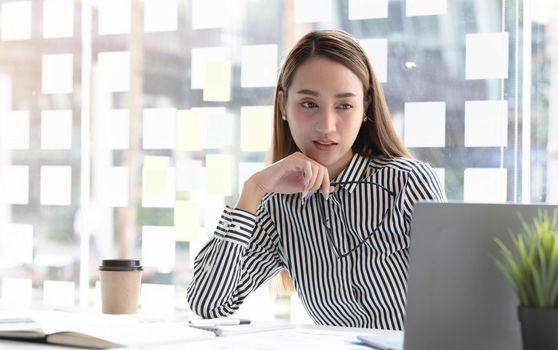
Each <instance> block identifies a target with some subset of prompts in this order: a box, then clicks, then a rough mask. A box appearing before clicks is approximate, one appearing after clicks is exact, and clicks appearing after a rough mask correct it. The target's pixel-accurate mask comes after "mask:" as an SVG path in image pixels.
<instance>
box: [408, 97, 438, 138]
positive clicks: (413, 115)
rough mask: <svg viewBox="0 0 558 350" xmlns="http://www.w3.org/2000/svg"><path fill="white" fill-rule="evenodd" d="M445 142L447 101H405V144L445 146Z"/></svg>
mask: <svg viewBox="0 0 558 350" xmlns="http://www.w3.org/2000/svg"><path fill="white" fill-rule="evenodd" d="M445 142H446V104H445V102H409V103H405V145H406V146H407V147H444V146H445Z"/></svg>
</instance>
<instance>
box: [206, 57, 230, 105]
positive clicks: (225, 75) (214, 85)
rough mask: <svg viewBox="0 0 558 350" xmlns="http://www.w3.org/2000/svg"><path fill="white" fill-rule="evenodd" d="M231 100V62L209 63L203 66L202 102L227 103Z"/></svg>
mask: <svg viewBox="0 0 558 350" xmlns="http://www.w3.org/2000/svg"><path fill="white" fill-rule="evenodd" d="M230 99H231V62H230V61H227V60H220V61H210V62H207V65H206V66H205V82H204V86H203V100H204V101H211V102H227V101H230Z"/></svg>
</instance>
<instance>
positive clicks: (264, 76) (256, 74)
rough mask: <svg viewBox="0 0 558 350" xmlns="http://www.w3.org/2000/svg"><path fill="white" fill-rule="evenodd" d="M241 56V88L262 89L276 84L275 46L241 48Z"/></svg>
mask: <svg viewBox="0 0 558 350" xmlns="http://www.w3.org/2000/svg"><path fill="white" fill-rule="evenodd" d="M241 56H242V58H241V71H240V86H241V87H243V88H246V87H264V86H275V85H276V84H277V72H278V66H277V64H278V63H277V45H247V46H242V50H241Z"/></svg>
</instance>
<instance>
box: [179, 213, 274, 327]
mask: <svg viewBox="0 0 558 350" xmlns="http://www.w3.org/2000/svg"><path fill="white" fill-rule="evenodd" d="M277 246H278V235H277V232H276V230H275V225H274V223H273V222H272V220H271V218H270V216H269V213H268V212H267V210H266V209H265V208H264V207H263V206H260V207H259V208H258V211H257V213H256V215H254V214H252V213H250V212H247V211H244V210H241V209H232V208H230V207H227V208H226V209H225V210H224V212H223V215H222V216H221V219H220V221H219V225H218V226H217V228H216V230H215V233H214V235H213V237H212V238H211V239H210V240H209V241H208V242H207V243H206V244H205V245H204V246H203V248H202V249H201V251H200V252H199V254H198V255H197V256H196V259H195V260H194V276H193V278H192V280H191V282H190V284H189V286H188V296H187V299H188V303H189V305H190V309H191V310H192V311H194V312H195V313H196V314H198V315H199V316H201V317H204V318H215V317H225V316H229V315H231V314H232V313H234V312H235V311H236V310H237V309H238V308H239V307H240V305H241V304H242V302H243V301H244V299H245V298H246V297H247V296H248V295H249V294H250V293H251V292H252V291H254V290H255V289H257V288H258V287H259V286H260V285H262V284H263V283H264V282H265V281H267V280H268V279H270V278H271V277H273V276H274V275H275V274H277V273H278V272H279V271H280V270H282V269H283V268H284V264H283V263H282V262H281V259H280V258H279V253H278V248H277Z"/></svg>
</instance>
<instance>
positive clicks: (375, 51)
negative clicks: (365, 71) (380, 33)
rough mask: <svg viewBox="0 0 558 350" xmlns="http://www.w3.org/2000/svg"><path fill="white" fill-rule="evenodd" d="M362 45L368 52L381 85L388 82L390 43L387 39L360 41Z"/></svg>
mask: <svg viewBox="0 0 558 350" xmlns="http://www.w3.org/2000/svg"><path fill="white" fill-rule="evenodd" d="M359 43H360V45H361V46H362V48H363V49H364V51H365V52H366V55H367V56H368V59H369V60H370V64H371V65H372V69H373V70H374V74H376V78H377V79H378V80H379V81H380V83H385V82H387V79H388V77H387V75H388V74H387V72H388V71H387V62H388V41H387V39H383V38H380V39H360V40H359Z"/></svg>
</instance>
